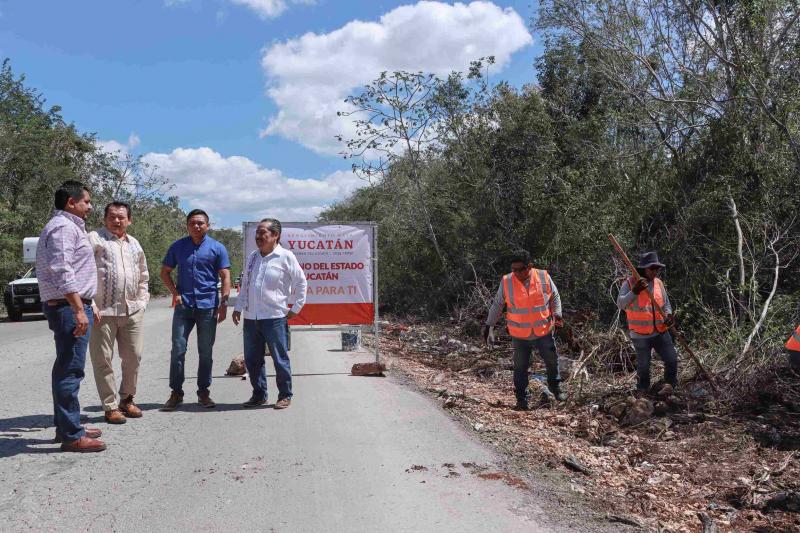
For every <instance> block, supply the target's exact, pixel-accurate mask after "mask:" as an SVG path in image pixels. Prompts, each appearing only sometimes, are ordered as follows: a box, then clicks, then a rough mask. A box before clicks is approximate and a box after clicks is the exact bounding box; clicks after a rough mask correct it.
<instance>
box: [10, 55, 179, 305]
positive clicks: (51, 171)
mask: <svg viewBox="0 0 800 533" xmlns="http://www.w3.org/2000/svg"><path fill="white" fill-rule="evenodd" d="M45 103H46V102H45V99H44V97H43V96H42V95H41V94H40V93H38V92H37V91H35V90H34V89H31V88H29V87H26V85H25V79H24V77H22V76H19V77H17V76H15V75H14V73H13V72H12V70H11V65H10V61H9V60H5V61H4V62H3V66H2V69H0V283H2V284H5V283H7V282H8V281H10V280H12V279H14V276H15V273H16V272H19V271H24V270H26V269H27V268H28V267H29V265H25V264H23V263H22V239H23V238H24V237H35V236H38V235H39V233H40V232H41V230H42V228H43V227H44V225H45V223H46V222H47V220H48V219H49V218H50V216H51V214H52V211H53V208H54V206H53V194H54V192H55V190H56V189H57V187H58V186H59V185H60V184H61V183H62V182H64V181H66V180H69V179H75V180H78V181H82V182H83V183H86V184H87V185H88V186H89V188H90V189H91V191H92V203H93V205H94V212H93V213H92V214H91V215H90V217H89V219H88V220H87V221H86V224H87V229H89V230H91V229H96V228H99V227H101V226H102V218H103V208H104V207H105V205H106V204H107V203H108V202H110V201H111V200H121V201H125V202H128V203H130V204H131V206H132V214H133V224H132V225H131V226H130V228H129V231H130V233H131V235H133V236H135V237H136V238H137V239H138V240H139V241H140V243H141V244H142V247H143V248H144V250H145V254H146V256H147V261H148V267H149V270H150V274H151V279H150V290H151V292H152V293H155V294H160V293H163V292H164V288H163V287H162V286H161V281H160V280H159V279H158V271H159V269H160V265H161V260H162V258H163V256H164V253H165V251H166V249H167V247H168V246H169V244H171V243H172V241H174V240H175V239H177V238H179V237H181V236H183V235H185V233H186V227H185V218H184V217H185V215H184V213H183V211H181V210H180V209H179V208H178V200H177V198H174V197H165V193H167V192H168V190H169V186H168V184H167V183H166V181H165V180H164V179H163V178H162V177H161V176H159V175H158V174H157V172H156V171H155V169H152V168H150V167H148V166H147V165H146V164H144V163H143V162H142V161H141V159H140V158H138V157H134V156H130V155H127V154H108V153H105V152H103V151H102V150H101V149H100V148H99V147H98V146H97V145H96V143H95V139H94V137H93V136H92V135H89V134H82V133H79V132H78V131H77V130H76V129H75V127H74V126H73V125H72V124H67V123H65V122H64V120H63V118H62V117H61V114H60V108H59V107H57V106H53V107H49V108H48V107H46V105H45Z"/></svg>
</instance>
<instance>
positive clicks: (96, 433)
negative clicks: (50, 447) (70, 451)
mask: <svg viewBox="0 0 800 533" xmlns="http://www.w3.org/2000/svg"><path fill="white" fill-rule="evenodd" d="M83 430H84V431H85V432H86V436H87V437H89V438H90V439H98V438H100V437H101V436H103V432H102V431H101V430H100V428H83ZM53 440H54V441H56V442H64V437H62V436H61V433H59V432H58V430H57V429H56V436H55V438H54V439H53Z"/></svg>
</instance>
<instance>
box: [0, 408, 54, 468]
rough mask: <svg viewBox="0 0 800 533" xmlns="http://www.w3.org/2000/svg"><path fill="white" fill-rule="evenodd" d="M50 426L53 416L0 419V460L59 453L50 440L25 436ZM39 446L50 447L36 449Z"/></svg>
mask: <svg viewBox="0 0 800 533" xmlns="http://www.w3.org/2000/svg"><path fill="white" fill-rule="evenodd" d="M52 426H53V415H25V416H15V417H13V418H3V419H0V458H2V457H13V456H15V455H19V454H23V453H54V452H60V451H61V449H60V446H59V445H58V444H56V443H55V441H54V440H53V439H52V438H49V439H34V438H30V437H27V436H26V434H30V433H39V432H40V431H41V430H42V429H47V428H49V427H52ZM41 444H49V445H51V447H48V448H39V447H37V445H41Z"/></svg>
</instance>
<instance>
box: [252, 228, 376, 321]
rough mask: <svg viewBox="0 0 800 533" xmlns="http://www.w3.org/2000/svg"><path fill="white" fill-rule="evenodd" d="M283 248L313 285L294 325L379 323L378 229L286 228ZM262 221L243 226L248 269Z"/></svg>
mask: <svg viewBox="0 0 800 533" xmlns="http://www.w3.org/2000/svg"><path fill="white" fill-rule="evenodd" d="M281 225H282V232H281V241H280V244H281V246H283V247H284V248H286V249H287V250H290V251H291V252H292V253H294V255H295V256H296V257H297V260H298V262H299V263H300V266H301V267H302V268H303V271H304V272H305V274H306V279H307V280H308V292H307V296H306V304H305V306H304V307H303V309H302V311H301V312H300V315H299V316H297V317H295V318H294V319H292V320H291V322H290V323H291V324H292V325H309V324H313V325H323V324H336V325H342V324H372V323H373V322H374V320H375V306H374V302H375V284H374V281H375V272H374V263H373V258H374V250H375V226H374V225H373V224H348V225H343V224H323V223H305V222H303V223H298V222H295V223H289V222H287V223H282V224H281ZM256 226H258V223H257V222H245V223H244V239H245V247H244V249H245V265H244V268H247V264H246V262H247V258H248V257H249V256H250V253H251V252H252V251H254V250H255V249H256V243H255V234H256Z"/></svg>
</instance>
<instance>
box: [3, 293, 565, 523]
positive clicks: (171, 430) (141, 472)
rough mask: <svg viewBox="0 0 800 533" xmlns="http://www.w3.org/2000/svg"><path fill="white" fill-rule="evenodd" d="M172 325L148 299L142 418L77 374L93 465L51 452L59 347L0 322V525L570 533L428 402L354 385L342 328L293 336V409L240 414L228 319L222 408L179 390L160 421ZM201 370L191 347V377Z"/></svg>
mask: <svg viewBox="0 0 800 533" xmlns="http://www.w3.org/2000/svg"><path fill="white" fill-rule="evenodd" d="M170 320H171V310H170V309H169V307H168V303H167V301H166V300H164V299H161V300H155V301H154V302H152V303H151V306H150V308H149V309H148V311H147V314H146V318H145V326H146V330H147V336H146V341H145V352H144V356H143V360H142V367H141V374H140V378H139V392H138V394H137V397H136V400H137V403H139V405H140V406H141V407H142V408H143V409H145V413H144V417H143V418H141V419H138V420H129V421H128V423H127V424H125V425H122V426H109V425H107V424H105V423H103V421H102V410H101V408H100V406H99V401H98V397H97V391H96V389H95V386H94V379H93V377H92V374H91V365H90V364H87V368H86V374H87V375H86V379H85V380H84V382H83V386H82V387H81V405H82V408H83V413H84V414H85V415H86V417H87V419H88V420H87V421H88V423H90V424H92V425H97V426H98V427H101V428H102V429H103V432H104V437H103V438H104V440H105V441H106V443H107V444H108V450H107V451H105V452H101V453H96V454H68V453H61V452H60V451H59V448H58V445H57V444H54V443H53V442H52V440H51V439H52V438H53V434H54V429H53V427H52V404H51V395H50V368H51V365H52V360H53V352H54V349H53V342H52V335H51V333H50V331H49V330H48V328H47V323H46V321H44V320H43V319H42V318H40V317H35V316H30V317H29V318H28V317H27V316H26V319H25V320H24V321H23V322H19V323H11V322H6V321H3V322H0V391H1V392H0V395H1V396H0V397H2V403H0V524H2V525H1V526H0V529H2V530H3V531H29V530H34V531H41V530H45V531H49V530H54V531H83V530H88V531H189V530H191V531H237V530H238V531H246V530H247V531H280V532H284V531H415V532H419V531H437V532H444V531H459V532H469V531H476V532H487V531H503V532H512V531H528V532H531V531H554V530H566V529H568V528H565V527H561V526H559V525H558V524H557V523H556V522H554V521H553V519H552V517H548V513H546V512H545V511H544V507H543V506H542V503H541V502H539V501H537V500H536V499H535V496H534V495H535V491H531V490H521V489H519V488H515V487H513V486H511V485H509V484H507V483H504V482H503V481H502V480H494V479H484V478H481V477H480V476H479V475H478V474H479V473H480V472H481V471H483V472H484V474H485V473H486V472H495V471H497V470H498V468H499V466H498V463H499V462H500V461H501V459H500V458H499V457H497V456H496V455H495V454H494V453H493V452H492V451H490V450H489V449H487V448H486V447H484V446H483V445H481V444H480V443H479V442H477V441H476V440H474V439H473V438H472V436H471V435H469V434H468V433H467V432H466V431H465V430H464V429H463V428H462V427H461V426H460V425H459V424H458V423H456V422H455V421H453V420H451V419H450V418H449V417H448V415H447V414H446V413H444V412H443V411H442V410H441V409H440V408H438V406H436V405H435V404H434V403H433V402H431V401H430V400H429V399H427V398H426V397H425V396H424V395H422V394H420V393H418V392H416V391H414V390H412V389H410V388H408V387H406V386H404V385H403V384H402V383H401V382H400V381H398V380H396V379H394V378H392V377H389V378H366V377H351V376H349V375H348V371H349V368H350V366H351V365H352V364H353V363H354V362H357V361H363V360H369V359H370V355H369V354H367V353H363V352H361V353H353V352H341V351H340V350H339V348H340V340H339V334H338V333H336V332H313V333H305V332H303V333H297V332H296V333H293V346H292V352H291V356H292V366H293V372H294V375H295V378H294V393H295V396H294V399H293V402H292V406H291V407H290V408H289V409H287V410H284V411H275V410H274V409H272V408H271V406H267V407H266V408H263V409H257V410H246V409H243V408H241V407H240V403H241V402H242V401H244V400H246V399H247V398H248V397H249V395H250V387H249V385H248V382H246V381H242V380H241V379H240V378H230V377H224V376H223V374H224V371H225V369H226V368H227V365H228V363H229V362H230V359H231V357H232V356H234V355H237V354H240V353H241V351H242V349H241V345H242V336H241V329H240V328H236V327H234V326H233V324H232V323H231V322H230V319H228V321H226V322H225V323H224V324H223V325H221V326H220V328H219V330H218V334H217V342H216V346H215V350H214V355H215V363H214V376H215V378H214V382H213V384H212V387H211V393H212V397H213V398H214V400H215V401H216V402H217V404H218V406H217V408H216V409H213V410H207V409H201V408H200V407H198V406H197V405H196V403H194V402H195V399H196V398H195V397H194V395H193V394H190V391H193V390H194V388H193V385H194V379H188V380H187V381H188V382H187V386H186V387H185V390H186V391H187V395H186V400H187V403H185V404H184V405H183V406H182V407H181V408H179V410H178V411H175V412H171V413H168V412H161V411H159V410H158V408H159V407H160V406H161V404H162V403H163V402H164V401H165V400H166V399H167V397H168V395H169V388H168V385H167V383H168V380H167V376H168V374H169V345H170ZM196 363H197V352H196V346H195V344H194V339H193V341H192V342H191V343H190V345H189V353H188V354H187V369H188V370H189V376H192V378H193V377H194V376H195V375H196V374H195V373H194V372H192V370H193V369H196ZM115 364H116V368H117V369H119V366H118V361H116V363H115ZM268 368H269V375H270V377H269V387H270V394H271V398H270V400H271V401H274V400H275V399H276V397H277V394H276V392H277V391H276V389H275V382H274V371H272V366H271V364H270V366H269V367H268ZM490 477H491V476H490Z"/></svg>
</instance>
